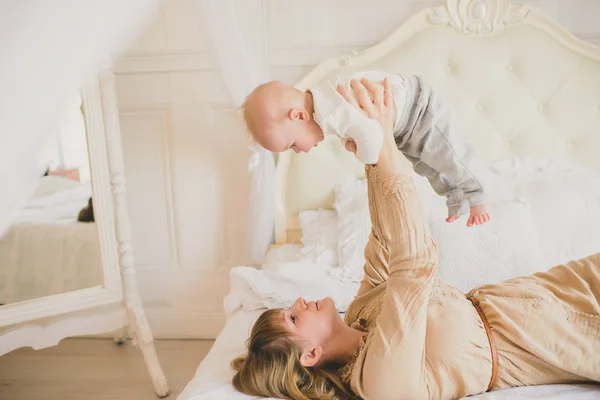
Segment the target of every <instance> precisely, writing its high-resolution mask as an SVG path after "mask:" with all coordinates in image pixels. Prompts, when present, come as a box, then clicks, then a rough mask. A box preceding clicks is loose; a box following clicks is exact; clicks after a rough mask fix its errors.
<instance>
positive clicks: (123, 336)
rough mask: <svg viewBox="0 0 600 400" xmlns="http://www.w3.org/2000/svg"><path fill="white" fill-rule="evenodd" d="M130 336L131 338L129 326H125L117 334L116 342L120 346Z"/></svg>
mask: <svg viewBox="0 0 600 400" xmlns="http://www.w3.org/2000/svg"><path fill="white" fill-rule="evenodd" d="M128 338H129V331H128V330H127V328H123V329H121V330H120V331H119V332H117V333H116V334H115V338H114V341H115V343H116V344H118V345H119V346H120V345H122V344H123V343H125V342H126V341H127V339H128Z"/></svg>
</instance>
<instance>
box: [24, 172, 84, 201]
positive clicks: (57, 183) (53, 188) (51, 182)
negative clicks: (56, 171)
mask: <svg viewBox="0 0 600 400" xmlns="http://www.w3.org/2000/svg"><path fill="white" fill-rule="evenodd" d="M78 186H81V183H80V182H77V181H74V180H72V179H69V178H67V177H64V176H52V175H48V176H42V178H41V179H40V183H39V185H38V187H37V189H36V190H35V193H34V194H33V196H31V198H32V199H36V198H39V197H43V196H48V195H51V194H54V193H56V192H60V191H61V190H66V189H71V188H74V187H78Z"/></svg>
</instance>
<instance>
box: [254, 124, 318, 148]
mask: <svg viewBox="0 0 600 400" xmlns="http://www.w3.org/2000/svg"><path fill="white" fill-rule="evenodd" d="M322 140H323V131H322V130H321V129H320V128H319V126H318V125H317V124H316V123H314V121H313V123H306V122H298V121H289V122H288V123H286V124H283V126H280V127H278V128H276V129H273V130H272V131H271V132H270V134H269V135H268V136H267V137H265V138H264V140H263V141H262V143H261V145H262V146H263V147H264V148H266V149H267V150H270V151H272V152H274V153H281V152H283V151H286V150H293V151H295V152H296V153H308V152H309V151H310V150H311V149H312V148H313V147H316V146H317V144H319V142H321V141H322Z"/></svg>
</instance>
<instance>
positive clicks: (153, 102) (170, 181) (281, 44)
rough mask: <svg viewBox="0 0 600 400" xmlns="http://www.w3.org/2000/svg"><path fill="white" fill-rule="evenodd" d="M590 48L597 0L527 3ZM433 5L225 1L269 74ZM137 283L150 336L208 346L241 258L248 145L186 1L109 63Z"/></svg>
mask: <svg viewBox="0 0 600 400" xmlns="http://www.w3.org/2000/svg"><path fill="white" fill-rule="evenodd" d="M528 3H530V4H532V5H534V6H536V7H538V8H541V9H543V10H544V11H545V12H546V13H548V14H550V15H551V16H552V17H554V18H555V19H557V20H558V21H559V22H560V23H562V24H563V25H564V26H565V27H566V28H567V29H569V30H570V31H571V32H573V33H575V34H576V35H578V36H580V37H581V38H583V39H584V40H588V41H590V42H592V43H595V44H597V45H600V25H599V24H598V23H597V17H598V16H599V15H600V1H598V0H531V1H528ZM440 4H443V1H440V0H412V1H408V0H407V1H398V0H371V1H365V0H304V1H292V0H237V1H236V11H237V13H238V17H239V19H240V21H241V24H242V27H243V29H244V30H245V32H246V33H247V40H248V43H249V45H250V46H251V48H252V50H253V51H255V52H264V54H266V57H267V60H268V63H269V66H270V72H271V77H272V78H273V79H281V80H285V81H288V82H295V81H297V80H298V79H299V78H300V77H302V76H303V75H304V74H305V73H307V72H308V71H309V70H310V69H311V68H312V67H313V66H314V65H315V64H317V63H318V62H320V61H323V60H324V59H326V58H328V57H332V56H336V55H340V54H347V53H351V52H352V51H353V50H361V49H363V48H366V47H369V46H371V45H373V44H375V43H377V42H378V41H380V40H381V39H383V38H385V37H386V36H387V35H389V34H390V33H391V32H392V31H393V30H394V29H395V28H396V27H398V26H399V25H400V24H401V23H402V22H403V21H405V20H406V19H407V18H408V17H409V16H410V15H411V14H413V13H414V12H416V11H418V10H420V9H422V8H425V7H431V6H437V5H440ZM116 73H117V89H118V97H119V103H120V110H121V128H122V135H123V141H124V151H125V162H126V171H127V172H126V175H127V179H128V190H129V193H128V199H129V206H130V211H131V218H132V223H133V234H134V237H133V239H134V246H135V255H136V261H137V266H138V272H139V275H138V276H139V286H140V290H141V293H142V297H143V299H144V302H145V305H146V309H147V312H148V317H149V320H150V323H151V325H152V326H153V328H154V330H155V334H156V336H158V337H214V336H216V334H218V332H219V331H220V329H221V327H222V324H223V321H224V315H223V313H222V300H223V296H224V295H225V294H226V293H227V291H228V288H229V287H228V282H229V270H230V268H231V266H234V265H243V264H244V263H245V262H246V260H245V257H244V250H245V246H246V243H245V232H246V220H247V199H248V185H249V174H248V171H247V161H248V156H249V152H248V144H249V143H248V141H247V139H246V137H245V134H244V133H243V129H242V124H241V121H240V120H239V117H238V116H237V113H236V112H235V110H234V109H233V107H232V104H231V102H230V100H229V97H228V94H227V92H226V88H225V86H224V84H223V82H222V80H221V77H220V74H219V69H218V66H217V65H216V60H215V58H214V57H213V56H212V54H211V50H210V45H209V43H208V41H207V37H206V35H205V33H204V31H203V27H202V26H201V18H200V17H199V11H198V9H197V5H196V0H170V1H169V2H168V3H167V6H166V7H165V8H164V10H163V11H162V13H161V14H160V15H159V16H158V17H157V19H156V21H155V22H154V23H153V24H152V26H150V27H149V28H148V29H147V31H146V32H145V34H144V35H143V37H141V38H140V40H139V41H138V42H137V44H136V45H135V46H134V47H133V48H132V49H130V51H129V52H128V53H127V54H126V55H125V57H123V59H122V60H121V61H120V62H119V63H118V64H117V67H116Z"/></svg>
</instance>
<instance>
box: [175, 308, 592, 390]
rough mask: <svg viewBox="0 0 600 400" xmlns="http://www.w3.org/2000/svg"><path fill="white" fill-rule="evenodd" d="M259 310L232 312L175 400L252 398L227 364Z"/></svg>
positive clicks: (242, 343) (240, 347)
mask: <svg viewBox="0 0 600 400" xmlns="http://www.w3.org/2000/svg"><path fill="white" fill-rule="evenodd" d="M261 312H262V310H256V311H244V310H241V309H240V310H238V311H236V312H235V313H234V314H233V315H232V316H231V317H230V318H229V320H228V321H227V323H226V324H225V327H224V328H223V330H222V331H221V333H220V334H219V336H218V337H217V339H216V341H215V344H214V345H213V347H212V348H211V350H210V352H209V353H208V355H207V356H206V358H205V359H204V360H203V361H202V362H201V363H200V366H199V367H198V369H197V371H196V375H195V376H194V378H193V379H192V380H191V381H190V382H189V383H188V385H187V386H186V387H185V389H184V390H183V392H182V393H181V394H180V395H179V396H178V397H177V400H229V399H231V400H249V399H257V398H256V397H252V396H247V395H245V394H242V393H238V392H236V391H235V389H234V388H233V386H232V385H231V378H232V377H233V370H232V369H231V368H230V366H229V363H230V362H231V360H233V359H234V358H235V357H237V356H239V355H242V354H244V350H245V341H246V339H247V337H248V334H249V332H250V330H251V328H252V324H253V323H254V321H255V320H256V318H258V316H259V315H260V313H261ZM469 399H477V400H526V399H546V400H559V399H560V400H565V399H569V400H584V399H587V400H589V399H600V386H597V385H583V384H578V385H545V386H532V387H523V388H511V389H504V390H498V391H494V392H490V393H485V394H481V395H478V396H472V397H469Z"/></svg>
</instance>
